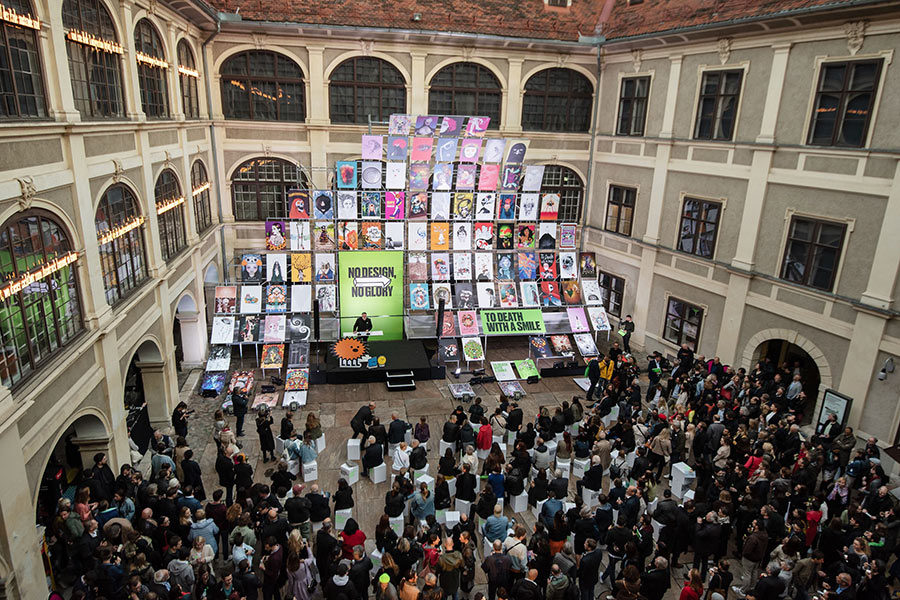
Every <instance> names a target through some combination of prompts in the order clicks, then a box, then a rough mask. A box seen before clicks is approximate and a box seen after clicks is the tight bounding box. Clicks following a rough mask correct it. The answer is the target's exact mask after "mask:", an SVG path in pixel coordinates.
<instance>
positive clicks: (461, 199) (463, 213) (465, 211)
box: [453, 192, 474, 219]
mask: <svg viewBox="0 0 900 600" xmlns="http://www.w3.org/2000/svg"><path fill="white" fill-rule="evenodd" d="M473 204H474V198H473V197H472V193H471V192H457V193H456V194H454V196H453V218H454V219H471V218H472V209H473V208H474V207H473Z"/></svg>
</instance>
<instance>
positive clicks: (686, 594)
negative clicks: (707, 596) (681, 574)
mask: <svg viewBox="0 0 900 600" xmlns="http://www.w3.org/2000/svg"><path fill="white" fill-rule="evenodd" d="M702 596H703V590H702V589H701V590H700V593H699V594H698V593H697V592H695V591H694V588H692V587H691V586H689V585H687V584H685V586H684V587H683V588H681V596H679V597H678V600H700V598H701V597H702Z"/></svg>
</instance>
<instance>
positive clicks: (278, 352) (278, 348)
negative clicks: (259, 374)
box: [259, 344, 284, 398]
mask: <svg viewBox="0 0 900 600" xmlns="http://www.w3.org/2000/svg"><path fill="white" fill-rule="evenodd" d="M283 365H284V344H266V345H265V346H263V350H262V358H261V360H260V361H259V367H260V368H261V369H280V368H281V367H282V366H283ZM276 398H277V396H276Z"/></svg>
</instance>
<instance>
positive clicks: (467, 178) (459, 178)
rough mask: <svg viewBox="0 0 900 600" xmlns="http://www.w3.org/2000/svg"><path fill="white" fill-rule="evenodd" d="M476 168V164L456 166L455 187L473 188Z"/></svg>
mask: <svg viewBox="0 0 900 600" xmlns="http://www.w3.org/2000/svg"><path fill="white" fill-rule="evenodd" d="M477 170H478V167H477V166H476V165H459V167H457V168H456V189H458V190H474V189H475V173H476V172H477Z"/></svg>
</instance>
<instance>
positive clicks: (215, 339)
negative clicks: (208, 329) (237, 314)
mask: <svg viewBox="0 0 900 600" xmlns="http://www.w3.org/2000/svg"><path fill="white" fill-rule="evenodd" d="M233 342H234V317H214V318H213V324H212V333H211V334H210V336H209V343H210V344H231V343H233Z"/></svg>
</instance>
